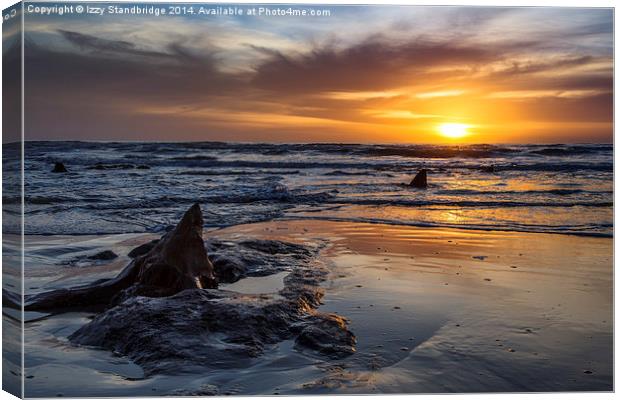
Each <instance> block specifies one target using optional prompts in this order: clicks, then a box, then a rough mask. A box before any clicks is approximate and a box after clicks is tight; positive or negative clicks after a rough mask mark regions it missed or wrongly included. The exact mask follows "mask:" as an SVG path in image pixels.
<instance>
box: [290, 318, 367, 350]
mask: <svg viewBox="0 0 620 400" xmlns="http://www.w3.org/2000/svg"><path fill="white" fill-rule="evenodd" d="M313 317H314V318H316V319H317V321H316V322H314V323H313V324H311V325H309V326H307V327H306V328H304V330H302V331H301V333H300V334H299V336H298V337H297V339H296V341H295V342H296V343H297V344H298V345H301V346H304V347H307V348H309V349H312V350H316V351H318V352H319V353H321V354H324V355H327V356H330V357H335V358H341V357H344V356H348V355H351V354H353V353H355V343H356V342H357V340H356V338H355V336H354V335H353V334H352V333H351V332H349V331H348V330H347V328H346V323H345V320H344V318H342V317H341V316H339V315H336V314H315V315H314V316H313Z"/></svg>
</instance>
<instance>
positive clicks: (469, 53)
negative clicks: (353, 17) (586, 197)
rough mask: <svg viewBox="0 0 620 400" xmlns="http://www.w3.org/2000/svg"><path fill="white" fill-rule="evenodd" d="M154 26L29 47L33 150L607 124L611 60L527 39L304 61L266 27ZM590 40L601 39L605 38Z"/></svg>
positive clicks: (390, 40)
mask: <svg viewBox="0 0 620 400" xmlns="http://www.w3.org/2000/svg"><path fill="white" fill-rule="evenodd" d="M449 14H451V15H452V14H454V15H457V14H458V13H457V12H456V11H454V13H449ZM514 14H515V13H513V12H497V13H495V12H490V13H488V18H508V17H510V18H514ZM460 15H461V17H460V18H458V27H459V29H461V30H467V29H468V28H467V27H468V26H471V25H472V21H478V22H477V24H478V25H480V28H481V30H482V29H489V28H488V27H489V26H492V25H493V24H492V23H490V22H489V21H486V20H485V18H483V17H484V16H481V15H478V16H477V15H476V13H472V12H469V13H463V12H462V13H461V14H460ZM484 21H486V23H484ZM323 23H325V22H323ZM445 23H446V21H444V24H445ZM401 25H402V24H401ZM405 25H406V24H405ZM69 26H71V25H69ZM82 26H84V25H82ZM121 26H122V27H126V26H125V25H123V24H121ZM148 26H149V28H148V30H147V29H146V28H143V29H140V28H139V27H138V28H132V29H133V30H132V32H133V33H132V34H125V33H123V34H121V32H124V31H123V29H120V28H118V27H117V28H115V29H117V30H118V32H116V33H114V32H106V33H102V34H94V33H93V32H92V31H91V30H88V29H87V28H86V27H83V28H81V30H78V29H75V26H74V27H73V28H71V29H69V28H66V27H65V28H63V29H53V30H49V31H47V32H46V33H45V35H39V36H37V35H34V38H31V39H30V40H29V42H28V43H27V45H26V59H25V68H26V74H27V77H28V79H27V85H26V97H25V98H26V108H27V113H28V114H27V115H28V122H29V123H28V126H27V128H28V132H27V134H28V135H29V137H30V138H41V139H44V138H80V137H84V135H88V137H91V138H101V139H132V138H133V139H140V138H154V139H159V140H166V139H167V140H171V139H175V138H176V139H179V140H181V139H183V140H189V139H197V138H198V139H219V140H229V139H241V140H243V139H248V138H255V137H261V136H260V135H264V136H262V137H263V138H264V140H270V139H272V138H273V136H270V135H271V133H274V134H275V132H280V133H279V134H281V135H289V137H290V135H291V134H295V132H304V134H305V135H311V134H314V132H317V131H324V132H332V130H333V133H332V134H331V135H332V136H331V137H334V138H337V137H343V136H342V135H349V136H351V137H355V132H358V133H359V132H362V131H363V132H370V134H377V133H376V132H383V131H388V130H390V129H391V130H397V129H399V130H401V131H404V130H410V129H411V128H410V127H409V126H408V125H406V123H407V121H409V122H408V123H409V124H413V123H416V124H417V123H419V124H420V125H419V126H420V128H419V129H420V130H424V129H428V126H429V125H423V124H424V123H426V124H430V123H431V122H432V123H435V122H436V121H438V120H440V119H446V120H449V119H450V118H453V119H455V120H460V119H465V118H480V119H483V118H495V119H498V118H499V116H497V115H501V117H502V118H506V121H508V122H510V121H514V122H515V123H516V122H518V121H519V120H525V119H526V118H530V119H532V120H536V121H539V120H544V119H545V118H546V119H547V120H548V121H581V122H584V123H586V122H588V121H596V122H603V121H611V111H610V109H611V108H610V105H611V104H612V100H611V99H610V97H609V94H610V93H611V90H612V83H613V82H612V81H613V78H612V72H611V64H612V56H611V49H609V52H608V53H609V54H606V53H604V52H603V53H601V51H600V49H597V51H596V54H594V53H589V52H588V51H584V50H583V49H582V48H575V49H572V50H571V49H567V48H566V47H565V46H564V45H561V46H559V47H558V48H561V50H556V49H555V48H554V42H553V41H551V42H545V41H544V40H543V39H541V38H540V37H536V36H533V35H528V34H527V33H523V34H520V35H518V36H513V37H510V35H503V36H501V37H497V38H496V37H491V38H489V39H488V40H486V41H485V40H482V39H481V38H480V35H479V34H478V33H479V32H477V31H476V30H475V29H474V28H471V27H470V28H469V29H470V31H471V32H472V34H471V35H463V37H462V38H460V39H461V40H455V39H454V37H448V36H446V35H441V34H428V33H427V34H415V32H412V33H409V34H405V33H402V32H401V33H399V34H398V35H394V34H392V33H385V34H372V32H368V33H367V34H366V36H364V37H362V36H359V35H358V36H356V37H355V40H354V39H353V38H348V39H347V40H338V39H337V38H332V37H331V36H330V35H325V36H323V37H321V38H319V39H317V40H312V41H310V40H308V41H304V42H303V43H301V44H300V46H299V47H298V49H293V48H292V47H291V46H290V45H289V44H290V40H288V39H290V38H285V37H284V36H282V35H283V34H282V33H280V36H278V37H276V36H277V35H276V32H275V31H273V32H272V31H269V30H268V29H267V28H265V27H262V28H260V27H257V26H253V27H252V29H253V30H250V29H248V30H246V31H243V30H239V29H237V30H235V35H237V36H235V37H234V38H233V37H226V39H225V40H223V41H222V38H221V37H220V38H219V42H218V39H217V37H214V36H217V32H215V33H214V32H213V31H208V32H207V30H205V31H204V32H203V31H200V30H199V29H198V28H197V27H194V28H192V29H194V30H195V31H196V32H195V34H194V35H192V34H191V30H188V29H186V30H184V31H183V33H182V34H181V33H179V34H176V35H174V36H171V39H170V40H169V41H165V42H163V41H162V40H161V39H160V40H159V41H158V42H157V43H156V45H154V44H153V43H154V42H153V41H152V40H150V41H149V40H146V39H143V38H144V37H145V36H152V35H151V34H153V35H154V33H157V35H155V36H156V37H162V32H160V31H153V32H151V30H153V29H157V25H154V24H149V25H148ZM401 28H402V29H405V28H407V27H406V26H404V25H402V26H401ZM160 29H163V28H160ZM261 29H262V30H261ZM334 29H336V28H334ZM408 29H415V26H414V25H411V26H410V27H408ZM583 29H584V30H585V31H588V32H592V34H593V35H594V34H600V33H599V31H602V32H605V30H606V29H607V25H605V24H604V23H601V24H590V25H589V27H584V28H583ZM135 32H139V35H136V34H135ZM226 32H228V31H226ZM252 32H260V34H256V36H257V37H258V36H260V37H261V39H260V40H253V33H252ZM207 33H208V34H207ZM267 33H268V34H267ZM222 35H223V34H222ZM239 35H241V36H239ZM272 36H273V37H276V38H275V39H274V40H272V39H271V37H272ZM119 37H120V38H122V39H119ZM278 38H279V39H278ZM276 39H278V40H276ZM554 40H555V39H554ZM225 42H227V43H233V42H235V43H236V44H234V45H231V47H230V48H227V47H226V46H222V43H225ZM213 43H220V45H214V44H213ZM285 44H286V45H285ZM543 50H544V51H543ZM235 60H236V62H237V63H242V64H243V65H241V66H235V65H234V63H235ZM517 101H518V104H517ZM497 110H502V112H497ZM542 110H544V112H543V111H542ZM468 113H469V114H468ZM489 115H490V116H489ZM507 118H512V119H511V120H510V119H507ZM510 123H511V122H510ZM398 124H401V125H398ZM322 128H324V129H322ZM258 132H260V134H259V133H258ZM373 132H374V133H373ZM283 137H284V136H283ZM307 137H308V138H311V137H316V136H307ZM309 140H311V139H309Z"/></svg>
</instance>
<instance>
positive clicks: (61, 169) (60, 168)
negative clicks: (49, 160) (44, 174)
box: [52, 162, 69, 173]
mask: <svg viewBox="0 0 620 400" xmlns="http://www.w3.org/2000/svg"><path fill="white" fill-rule="evenodd" d="M52 172H55V173H62V172H69V171H67V168H66V167H65V164H63V163H61V162H57V163H56V164H54V169H53V170H52Z"/></svg>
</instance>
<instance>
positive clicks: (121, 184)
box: [3, 141, 614, 235]
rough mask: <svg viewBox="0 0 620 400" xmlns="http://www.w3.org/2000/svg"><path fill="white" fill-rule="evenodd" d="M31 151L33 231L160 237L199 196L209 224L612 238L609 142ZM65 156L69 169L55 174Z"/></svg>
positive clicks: (7, 166)
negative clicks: (371, 225) (352, 221)
mask: <svg viewBox="0 0 620 400" xmlns="http://www.w3.org/2000/svg"><path fill="white" fill-rule="evenodd" d="M3 151H4V153H3V155H4V159H3V168H4V170H5V172H7V173H6V174H5V181H4V182H3V183H4V190H3V201H4V204H5V205H6V206H7V207H5V212H6V213H7V215H10V216H11V217H13V216H15V215H16V214H15V212H16V210H17V209H19V208H20V207H18V206H17V205H19V204H20V203H21V197H20V177H19V175H18V174H13V175H11V174H10V173H8V171H18V170H19V168H20V167H21V166H20V161H21V153H20V146H18V145H16V144H4V145H3ZM25 153H26V155H27V157H26V159H25V164H24V170H25V172H26V174H25V185H26V197H25V199H24V200H25V206H26V220H27V221H26V222H27V223H26V225H25V226H26V230H27V233H40V234H54V233H55V234H58V233H64V234H87V233H88V234H96V233H120V232H154V231H158V230H161V229H162V228H163V227H165V226H167V225H168V224H169V223H170V221H172V220H175V219H177V218H178V216H179V215H178V213H179V212H180V210H181V209H182V208H184V207H186V206H187V205H189V204H192V203H194V202H200V203H201V204H203V205H204V209H205V215H206V218H205V223H206V225H207V226H209V227H222V226H231V225H237V224H244V223H253V222H258V221H269V220H273V219H277V218H288V217H290V216H293V215H295V214H297V213H305V214H307V213H312V215H313V216H316V217H317V218H321V217H326V216H330V215H333V214H334V213H336V214H338V213H340V212H342V213H345V214H346V212H349V211H352V212H356V210H360V212H363V213H366V214H364V215H362V216H363V217H364V218H366V219H367V220H369V221H375V220H376V221H386V223H398V222H399V218H402V219H407V217H405V216H406V215H411V218H418V219H426V218H430V219H432V218H436V219H440V220H443V219H445V218H447V216H446V215H447V214H446V213H448V214H449V213H451V212H455V211H459V210H460V211H463V212H465V213H466V214H467V218H466V219H465V220H463V221H466V222H463V223H464V224H467V226H463V225H458V227H459V228H472V229H486V228H485V227H486V226H487V225H489V224H493V229H499V230H532V229H534V230H536V231H545V232H552V233H570V234H574V232H582V231H583V232H586V234H587V233H591V234H593V235H601V234H603V235H606V234H610V233H611V232H613V223H612V221H611V219H612V214H613V213H612V207H613V166H614V164H613V145H610V144H541V145H535V144H529V145H503V144H502V145H491V144H479V145H467V146H449V145H439V146H437V145H395V144H381V145H372V144H333V143H313V144H312V143H311V144H286V143H284V144H271V143H226V142H200V143H150V142H149V143H122V142H112V143H99V142H79V141H74V142H26V143H25ZM55 162H63V163H64V164H65V165H66V166H67V169H68V170H69V173H67V174H52V173H51V172H50V171H51V169H52V167H53V165H54V163H55ZM421 168H425V169H427V170H428V171H429V188H428V190H414V189H410V188H409V187H407V186H406V183H407V182H408V181H409V180H410V179H411V177H412V176H413V175H414V174H416V173H417V172H418V170H419V169H421ZM429 210H430V211H433V212H430V213H427V212H426V211H429ZM438 210H439V211H438ZM441 210H445V213H444V212H443V211H441ZM477 210H483V211H482V212H477ZM485 210H486V211H485ZM435 211H437V212H436V213H435ZM390 213H392V214H393V215H394V218H389V214H390ZM494 216H501V219H502V222H498V221H494V222H492V221H491V220H492V219H493V218H494ZM537 216H539V217H537ZM536 218H539V219H541V220H544V221H545V223H546V222H549V227H548V228H545V227H544V226H542V227H541V226H539V225H536V224H535V220H536ZM12 219H15V218H12ZM400 222H402V224H415V223H416V221H407V220H403V221H400ZM418 222H420V224H422V221H418ZM440 222H441V221H433V220H430V221H428V223H427V222H426V221H423V224H422V225H429V224H431V225H432V224H433V223H437V224H439V223H440ZM444 222H445V221H444ZM441 226H444V225H441ZM445 226H448V225H445ZM533 226H536V227H535V228H532V227H533ZM7 229H8V228H7ZM15 229H18V230H19V226H16V227H15ZM563 231H565V232H563Z"/></svg>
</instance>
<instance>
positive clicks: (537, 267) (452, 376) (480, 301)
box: [25, 220, 613, 397]
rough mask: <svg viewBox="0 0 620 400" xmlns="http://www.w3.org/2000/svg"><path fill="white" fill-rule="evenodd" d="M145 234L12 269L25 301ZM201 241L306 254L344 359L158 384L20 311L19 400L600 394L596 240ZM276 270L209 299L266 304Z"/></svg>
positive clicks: (454, 236)
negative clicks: (30, 268)
mask: <svg viewBox="0 0 620 400" xmlns="http://www.w3.org/2000/svg"><path fill="white" fill-rule="evenodd" d="M156 236H157V235H143V234H125V235H107V236H98V237H92V236H82V237H67V236H65V237H63V236H56V237H49V236H45V237H44V236H33V237H30V238H27V239H28V240H27V241H26V242H27V243H29V245H30V246H31V249H32V250H34V251H32V252H30V253H36V254H38V255H39V259H41V255H43V254H54V255H55V257H56V258H58V257H60V258H71V257H73V256H75V255H76V254H81V253H85V252H86V253H92V252H97V251H100V250H104V249H105V250H112V251H114V252H115V253H117V254H119V255H121V256H120V257H119V258H118V259H116V260H114V261H113V262H109V263H102V264H99V265H96V266H80V267H70V268H65V269H63V271H64V272H65V273H63V274H58V266H57V265H49V266H48V267H46V266H45V265H43V264H44V263H40V264H39V266H38V267H37V270H36V273H34V272H33V273H28V272H27V284H28V285H29V286H30V287H29V286H27V287H26V292H27V293H33V292H41V291H44V290H49V289H52V288H59V287H68V286H75V285H76V284H79V283H85V282H90V281H93V280H95V279H100V278H102V277H111V276H114V275H115V274H116V273H117V272H118V271H119V270H120V269H121V268H122V266H123V265H124V264H125V263H126V262H127V261H128V260H129V258H127V257H126V256H124V255H125V254H127V253H128V252H129V250H130V249H132V248H133V247H135V246H136V245H138V244H141V243H146V242H148V241H150V240H152V239H153V238H154V237H156ZM204 238H205V240H206V241H207V243H209V241H210V240H213V239H215V238H216V239H217V240H220V241H224V242H226V241H234V240H239V239H248V238H253V239H269V240H281V241H284V242H288V243H298V244H311V245H317V244H320V246H321V249H322V250H321V252H320V258H321V260H322V261H323V262H324V263H325V265H327V268H328V270H329V275H328V278H327V279H326V280H325V281H324V282H323V283H322V284H321V286H322V287H323V289H324V291H325V294H324V297H323V298H322V304H321V305H320V307H319V308H318V310H319V311H321V312H325V313H336V314H338V315H340V316H342V317H344V318H346V319H347V321H348V329H349V330H350V331H351V332H352V333H353V334H354V335H355V337H356V339H357V344H356V351H355V353H354V354H352V355H350V356H348V357H344V358H338V359H331V358H329V357H323V356H321V355H317V354H316V353H313V352H311V351H300V349H299V348H296V347H295V346H294V343H293V342H292V341H291V340H284V341H282V342H280V343H277V344H275V345H273V346H271V347H270V348H268V349H266V351H265V352H264V354H262V355H260V356H259V357H256V358H255V359H252V360H250V361H249V362H248V363H247V364H246V365H245V366H244V367H243V368H220V369H217V368H215V369H214V368H213V367H212V366H211V367H205V366H202V367H201V366H199V365H197V366H195V370H194V373H191V372H186V373H184V374H182V375H179V376H175V379H174V380H171V379H169V376H168V375H166V374H156V375H153V376H145V375H144V372H143V370H142V369H141V368H140V366H139V365H137V364H135V363H133V362H131V360H129V359H127V358H126V357H123V356H122V355H114V354H112V353H110V352H107V351H104V350H99V349H96V348H91V347H76V346H74V345H72V344H71V343H69V342H68V341H67V337H68V336H69V335H71V333H72V332H74V331H75V330H77V329H78V328H79V327H80V326H82V325H83V324H85V323H87V322H88V321H89V320H90V319H91V318H92V317H93V315H94V314H92V313H87V312H72V313H66V314H60V315H55V316H48V317H45V315H44V314H35V313H32V314H30V315H29V313H26V318H27V319H30V321H28V322H27V323H26V331H25V335H26V373H27V378H28V379H29V381H28V386H27V393H26V395H28V396H33V397H38V396H49V395H56V394H61V395H63V396H112V395H124V396H132V395H151V394H157V395H163V394H187V395H192V394H276V393H277V394H283V395H284V394H315V393H340V394H342V393H436V392H519V391H572V390H589V391H600V390H604V391H607V390H612V368H613V364H612V343H613V342H612V340H613V338H612V260H611V254H612V240H611V239H609V238H597V237H579V236H574V235H555V234H536V233H522V232H497V231H473V230H458V229H448V228H420V227H406V226H393V225H385V224H365V223H351V222H328V221H307V220H290V221H272V222H265V223H255V224H245V225H238V226H235V227H230V228H225V229H212V230H208V231H206V232H205V234H204ZM28 253H29V252H28V251H27V254H28ZM287 273H289V272H286V271H285V272H280V273H277V274H272V275H266V276H260V277H249V278H245V279H241V280H240V281H238V282H237V283H233V284H231V285H222V286H221V287H220V289H223V290H232V291H239V292H240V293H260V292H265V294H266V295H267V296H277V292H278V291H279V290H281V289H282V288H283V283H282V282H283V279H284V277H285V276H286V274H287ZM69 370H70V371H71V373H70V374H69V373H68V371H69ZM180 388H183V390H182V391H180Z"/></svg>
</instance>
